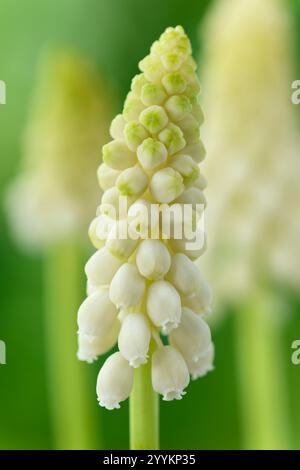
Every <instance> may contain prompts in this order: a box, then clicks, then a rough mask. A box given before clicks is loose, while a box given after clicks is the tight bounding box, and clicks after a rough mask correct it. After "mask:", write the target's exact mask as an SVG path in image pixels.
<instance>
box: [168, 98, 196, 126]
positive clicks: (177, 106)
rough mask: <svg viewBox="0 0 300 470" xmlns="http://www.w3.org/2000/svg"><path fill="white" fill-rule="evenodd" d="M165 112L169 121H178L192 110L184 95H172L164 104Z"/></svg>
mask: <svg viewBox="0 0 300 470" xmlns="http://www.w3.org/2000/svg"><path fill="white" fill-rule="evenodd" d="M165 107H166V110H167V111H168V114H169V116H170V118H171V119H174V121H180V120H181V119H183V118H185V117H186V116H187V115H188V114H189V113H190V112H191V110H192V106H191V103H190V100H189V99H188V97H187V96H185V95H173V96H171V97H170V98H169V99H168V100H167V101H166V103H165Z"/></svg>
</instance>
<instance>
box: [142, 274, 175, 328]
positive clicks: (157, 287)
mask: <svg viewBox="0 0 300 470" xmlns="http://www.w3.org/2000/svg"><path fill="white" fill-rule="evenodd" d="M147 312H148V315H149V317H150V319H151V320H152V322H153V323H154V325H155V326H157V327H159V328H161V329H162V332H163V333H166V334H167V333H169V331H171V330H172V329H173V328H177V326H178V325H179V323H180V318H181V300H180V296H179V294H178V292H177V290H176V289H175V288H174V287H173V286H172V284H170V283H169V282H166V281H156V282H153V283H152V284H151V286H150V287H149V289H148V293H147Z"/></svg>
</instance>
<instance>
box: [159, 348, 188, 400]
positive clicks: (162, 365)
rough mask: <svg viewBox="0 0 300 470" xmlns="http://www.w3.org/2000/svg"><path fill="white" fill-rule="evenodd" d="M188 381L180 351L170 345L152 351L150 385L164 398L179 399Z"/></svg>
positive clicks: (186, 370) (185, 366)
mask: <svg viewBox="0 0 300 470" xmlns="http://www.w3.org/2000/svg"><path fill="white" fill-rule="evenodd" d="M189 381H190V377H189V371H188V368H187V365H186V363H185V361H184V359H183V357H182V355H181V354H180V352H178V351H177V350H176V349H175V348H173V347H172V346H163V347H161V348H159V349H157V350H156V351H155V352H154V354H153V356H152V386H153V388H154V390H155V391H156V392H157V393H159V394H161V395H163V399H164V400H166V401H170V400H180V399H181V398H182V395H184V394H185V392H184V389H185V388H186V387H187V386H188V384H189Z"/></svg>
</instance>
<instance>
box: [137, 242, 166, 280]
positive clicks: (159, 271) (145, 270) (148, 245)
mask: <svg viewBox="0 0 300 470" xmlns="http://www.w3.org/2000/svg"><path fill="white" fill-rule="evenodd" d="M136 264H137V267H138V269H139V271H140V273H141V274H142V275H143V276H144V277H146V278H147V279H149V280H151V281H157V280H159V279H162V278H163V277H164V276H165V274H166V273H167V272H168V271H169V269H170V265H171V256H170V253H169V250H168V249H167V248H166V246H165V245H164V244H163V243H162V242H161V241H160V240H144V241H142V242H141V244H140V245H139V247H138V250H137V254H136Z"/></svg>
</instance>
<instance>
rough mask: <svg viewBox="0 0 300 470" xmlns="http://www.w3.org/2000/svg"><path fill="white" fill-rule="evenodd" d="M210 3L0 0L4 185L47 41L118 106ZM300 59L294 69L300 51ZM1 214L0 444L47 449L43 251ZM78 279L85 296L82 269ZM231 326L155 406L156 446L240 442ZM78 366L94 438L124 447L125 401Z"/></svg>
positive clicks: (292, 396)
mask: <svg viewBox="0 0 300 470" xmlns="http://www.w3.org/2000/svg"><path fill="white" fill-rule="evenodd" d="M210 3H211V2H210V1H209V0H205V1H204V0H198V1H193V0H185V1H180V0H164V1H163V2H162V1H161V0H160V1H159V0H152V1H151V2H146V1H141V0H110V1H105V0H59V1H58V0H44V1H43V2H39V1H37V0H24V1H22V2H20V1H19V0H0V12H1V13H0V79H1V80H4V81H5V82H6V84H7V104H6V105H5V106H0V129H1V138H0V155H1V158H0V191H1V194H2V193H3V191H4V190H5V188H6V186H7V184H8V182H9V181H10V180H11V179H12V178H13V176H14V175H15V174H16V173H17V172H18V169H19V162H20V158H21V142H22V132H23V128H24V125H25V123H26V118H27V114H28V108H29V102H30V97H31V94H32V90H33V85H34V80H35V73H36V67H37V63H38V60H39V57H40V54H41V52H42V50H43V49H44V48H45V47H47V46H49V45H50V46H53V45H54V46H60V45H63V46H71V48H74V49H76V50H78V51H79V52H81V53H82V54H84V55H85V56H86V57H88V58H89V59H90V60H91V61H93V62H94V63H95V64H96V66H97V68H98V70H99V72H101V75H102V77H105V78H106V79H107V80H108V81H109V82H110V83H111V84H112V86H113V88H114V89H115V91H116V93H117V96H118V99H119V107H120V108H121V104H122V101H123V100H124V97H125V95H126V92H127V91H128V89H129V86H130V80H131V78H132V77H133V75H135V74H136V73H137V63H138V61H139V60H140V59H141V58H142V57H143V56H144V55H146V53H147V51H148V49H149V47H150V45H151V43H152V42H153V41H154V40H155V39H156V38H157V37H158V36H159V35H160V34H161V32H162V31H163V30H164V28H165V27H167V26H169V25H174V26H175V25H177V24H182V26H183V27H184V28H185V30H186V32H187V33H188V35H189V36H190V38H191V41H192V43H193V48H194V53H195V55H196V56H197V54H198V52H199V48H200V47H201V44H200V43H199V38H198V26H199V23H200V22H201V19H202V18H203V15H204V14H205V12H206V10H207V8H208V7H209V4H210ZM290 7H291V9H292V11H293V15H294V17H295V19H296V21H297V25H298V28H297V31H298V32H299V35H300V2H298V1H294V2H290ZM298 59H299V63H298V70H300V52H299V55H298ZM295 78H297V77H295ZM99 158H100V154H99ZM299 216H300V215H299ZM0 221H1V230H0V259H1V271H0V272H1V274H0V275H1V279H0V305H1V314H0V339H2V340H4V341H5V342H6V345H7V364H6V365H1V366H0V423H1V426H0V448H1V449H49V448H50V449H51V448H53V446H54V441H53V435H52V432H51V424H50V422H51V420H50V406H49V393H48V389H47V380H46V378H47V371H46V366H45V363H46V361H45V346H44V345H45V337H46V334H47V331H46V328H45V322H44V281H43V258H42V256H40V255H35V256H32V255H25V254H24V253H22V252H21V251H20V250H19V249H18V248H17V247H16V245H15V244H14V243H13V241H12V239H11V236H10V233H9V228H8V225H7V221H6V218H5V215H4V211H3V208H2V207H1V208H0ZM83 261H84V260H83ZM82 285H83V287H82V298H83V296H84V275H82ZM280 289H282V299H283V302H284V304H285V308H286V309H287V310H288V311H289V312H290V322H289V323H287V324H286V326H285V327H284V330H283V336H282V344H281V349H282V353H283V355H284V359H285V361H284V363H285V371H284V372H285V380H286V383H287V388H288V392H289V403H288V406H289V421H290V428H291V447H293V448H298V449H299V448H300V403H299V386H300V366H299V367H297V366H295V365H293V364H292V363H291V360H290V356H291V343H292V341H293V340H294V339H296V338H297V337H300V318H299V315H298V312H299V308H300V299H299V298H297V296H296V295H295V294H293V293H291V292H289V291H288V290H287V289H284V288H280ZM75 314H76V312H74V319H75ZM234 334H235V332H234V322H233V318H232V316H231V315H227V316H226V317H225V319H224V321H223V322H222V323H221V324H220V325H218V326H217V327H216V328H215V331H214V341H215V344H216V349H217V355H216V361H215V366H216V369H215V372H214V373H212V374H209V375H208V376H207V377H205V378H204V379H201V380H198V381H196V382H194V383H193V384H192V385H191V386H190V387H189V390H188V394H187V396H186V397H185V398H184V400H182V401H181V402H170V403H169V402H168V403H163V406H161V447H162V448H164V449H239V448H241V447H242V438H241V422H240V416H241V414H240V405H239V393H238V387H237V361H236V358H235V350H234V344H235V342H234ZM101 361H103V359H101ZM82 367H84V368H86V369H88V374H89V379H90V384H91V385H90V387H89V390H90V400H91V403H92V406H93V412H94V415H95V417H96V419H97V421H98V423H99V441H100V434H101V436H102V437H101V444H99V446H101V447H102V448H107V449H118V448H119V449H120V448H121V449H123V448H128V403H127V402H126V403H124V404H123V405H122V407H121V410H120V411H114V412H108V411H104V410H103V409H100V407H99V406H98V404H97V401H96V399H95V389H94V381H95V378H96V374H97V370H98V368H99V362H97V363H96V364H94V365H93V366H87V365H86V364H83V365H82ZM274 368H276V364H274ZM100 428H101V430H100Z"/></svg>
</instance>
